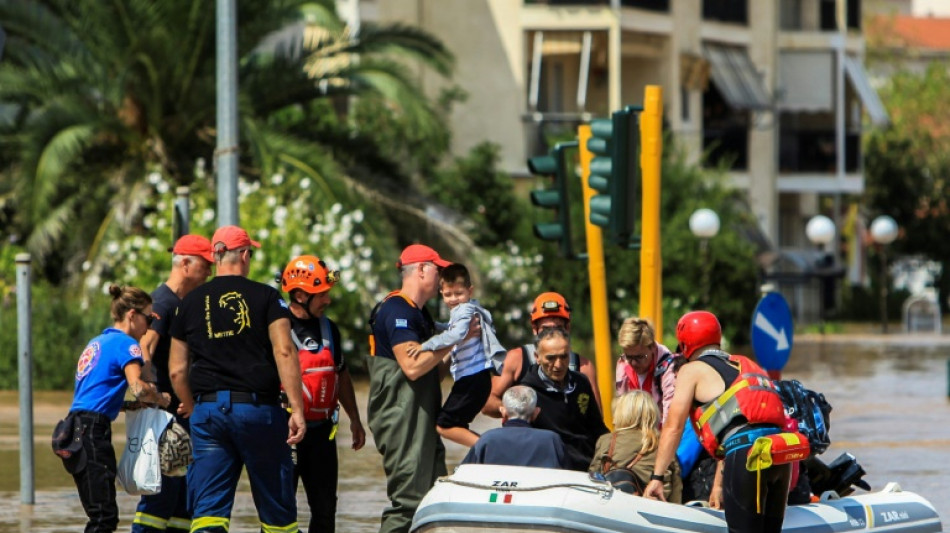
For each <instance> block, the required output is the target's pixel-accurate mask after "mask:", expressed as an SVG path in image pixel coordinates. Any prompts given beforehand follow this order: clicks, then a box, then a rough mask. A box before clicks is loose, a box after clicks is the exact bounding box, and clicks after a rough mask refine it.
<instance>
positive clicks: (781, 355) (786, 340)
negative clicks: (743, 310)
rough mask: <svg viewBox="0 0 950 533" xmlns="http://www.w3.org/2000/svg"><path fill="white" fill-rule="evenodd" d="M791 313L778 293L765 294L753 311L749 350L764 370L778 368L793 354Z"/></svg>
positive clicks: (781, 367)
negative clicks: (753, 353) (750, 346)
mask: <svg viewBox="0 0 950 533" xmlns="http://www.w3.org/2000/svg"><path fill="white" fill-rule="evenodd" d="M793 336H794V332H793V330H792V312H791V310H790V309H789V308H788V302H786V301H785V298H784V297H782V295H781V294H779V293H777V292H769V293H766V294H765V296H763V297H762V299H761V300H759V303H758V305H756V306H755V312H754V313H752V335H751V337H752V350H753V351H754V352H755V358H756V360H758V362H759V365H760V366H761V367H762V368H764V369H765V370H776V371H781V370H782V369H783V368H785V363H787V362H788V356H789V355H790V354H791V353H792V337H793Z"/></svg>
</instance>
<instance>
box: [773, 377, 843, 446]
mask: <svg viewBox="0 0 950 533" xmlns="http://www.w3.org/2000/svg"><path fill="white" fill-rule="evenodd" d="M774 383H775V387H776V389H778V393H779V395H780V396H781V397H782V403H783V404H785V414H787V415H788V416H790V417H792V418H794V419H795V420H796V421H798V431H799V432H800V433H802V434H803V435H805V436H806V437H808V444H809V445H810V446H811V456H815V455H819V454H821V453H824V451H825V450H827V449H828V446H829V445H830V444H831V437H830V436H829V435H828V430H829V429H831V409H832V408H831V404H829V403H828V401H827V400H825V395H824V394H821V393H820V392H815V391H813V390H809V389H806V388H805V387H804V386H803V385H802V384H801V382H799V381H798V380H794V379H793V380H776V381H775V382H774Z"/></svg>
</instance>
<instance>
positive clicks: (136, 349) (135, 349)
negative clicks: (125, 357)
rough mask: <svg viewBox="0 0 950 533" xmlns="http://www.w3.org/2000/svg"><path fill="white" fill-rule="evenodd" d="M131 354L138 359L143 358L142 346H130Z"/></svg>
mask: <svg viewBox="0 0 950 533" xmlns="http://www.w3.org/2000/svg"><path fill="white" fill-rule="evenodd" d="M129 355H131V356H132V357H134V358H136V359H141V358H142V348H141V347H140V346H139V345H138V344H133V345H131V346H129Z"/></svg>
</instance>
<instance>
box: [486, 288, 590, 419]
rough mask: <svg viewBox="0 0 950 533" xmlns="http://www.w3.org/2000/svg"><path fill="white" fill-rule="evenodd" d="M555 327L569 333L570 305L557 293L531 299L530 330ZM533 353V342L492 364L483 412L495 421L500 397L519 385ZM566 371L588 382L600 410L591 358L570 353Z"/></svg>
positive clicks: (538, 331)
mask: <svg viewBox="0 0 950 533" xmlns="http://www.w3.org/2000/svg"><path fill="white" fill-rule="evenodd" d="M554 327H559V328H564V329H565V330H566V331H567V332H570V331H571V306H569V305H568V304H567V300H566V299H565V298H564V297H563V296H561V295H560V294H558V293H556V292H543V293H541V294H539V295H538V297H537V298H535V299H534V304H532V306H531V331H532V332H533V333H534V335H535V337H537V335H538V334H539V333H541V330H543V329H546V328H554ZM535 351H536V347H535V344H534V343H529V344H525V345H523V346H518V347H517V348H512V349H510V350H508V353H507V354H505V359H504V361H503V362H500V364H499V362H498V361H496V362H495V363H496V364H495V368H496V371H497V373H498V375H497V376H495V377H494V378H493V379H492V387H491V395H490V396H489V397H488V402H487V403H485V407H484V408H483V409H482V413H483V414H486V415H488V416H492V417H495V418H498V417H500V416H501V411H500V410H499V408H500V407H501V405H502V402H501V399H502V396H503V395H504V394H505V391H506V390H508V389H509V388H510V387H512V386H513V385H516V384H518V383H521V380H522V379H523V378H524V376H525V373H526V372H527V371H528V367H530V366H531V365H533V364H535V363H537V362H538V361H537V356H536V355H535ZM499 367H500V368H499ZM568 368H569V369H570V370H573V371H574V372H580V373H581V374H583V375H584V376H585V377H586V378H587V380H588V381H590V385H591V388H592V389H594V400H595V401H596V402H597V408H598V409H600V408H601V403H600V391H599V390H598V389H597V370H596V369H595V368H594V365H593V364H592V363H591V362H590V359H588V358H586V357H584V356H581V355H579V354H577V353H576V352H573V351H572V352H571V354H570V358H569V360H568Z"/></svg>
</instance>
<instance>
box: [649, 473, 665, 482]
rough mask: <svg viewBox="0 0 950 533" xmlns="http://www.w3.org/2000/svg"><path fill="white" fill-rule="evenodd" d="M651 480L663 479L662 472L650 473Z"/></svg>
mask: <svg viewBox="0 0 950 533" xmlns="http://www.w3.org/2000/svg"><path fill="white" fill-rule="evenodd" d="M650 481H663V475H662V474H650Z"/></svg>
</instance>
